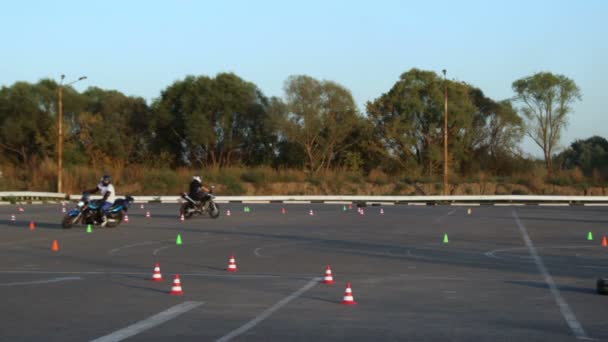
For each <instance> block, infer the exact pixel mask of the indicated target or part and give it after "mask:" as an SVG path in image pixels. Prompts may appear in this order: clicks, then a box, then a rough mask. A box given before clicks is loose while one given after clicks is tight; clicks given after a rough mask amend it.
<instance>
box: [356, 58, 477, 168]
mask: <svg viewBox="0 0 608 342" xmlns="http://www.w3.org/2000/svg"><path fill="white" fill-rule="evenodd" d="M444 85H445V84H444V80H443V79H442V78H441V77H439V76H438V75H437V74H436V73H435V72H432V71H424V70H419V69H411V70H410V71H408V72H405V73H403V74H402V75H401V77H400V79H399V81H397V83H395V84H394V85H393V87H392V88H391V89H390V90H389V92H388V93H385V94H383V95H382V96H380V97H379V98H377V99H376V100H374V101H372V102H368V103H367V112H368V115H369V118H370V120H372V122H373V125H374V127H375V129H376V135H377V137H378V138H379V139H380V141H381V143H382V144H383V145H384V146H385V148H386V151H387V154H388V155H389V156H391V157H392V158H393V159H394V160H396V161H398V162H399V163H400V164H401V167H402V168H403V169H414V168H419V169H423V170H425V171H426V173H428V174H429V175H432V174H434V173H435V172H437V171H438V170H439V168H440V167H441V165H442V161H443V154H442V151H443V117H444V105H443V104H444ZM447 87H448V94H449V95H448V101H449V104H448V106H449V121H448V135H449V140H448V141H449V148H448V149H449V152H450V157H449V158H450V164H451V165H452V167H454V168H458V167H459V164H460V163H461V162H462V160H463V159H464V158H465V157H466V153H468V150H467V146H471V144H472V141H473V136H474V134H475V133H476V131H475V130H474V129H473V125H472V123H473V116H474V113H475V112H476V108H475V106H474V104H473V102H472V100H471V98H470V96H469V86H468V85H466V84H463V83H460V82H452V81H447Z"/></svg>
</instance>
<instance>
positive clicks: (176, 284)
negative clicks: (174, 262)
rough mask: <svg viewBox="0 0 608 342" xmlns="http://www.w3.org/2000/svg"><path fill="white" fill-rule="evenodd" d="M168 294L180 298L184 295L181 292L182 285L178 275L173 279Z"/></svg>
mask: <svg viewBox="0 0 608 342" xmlns="http://www.w3.org/2000/svg"><path fill="white" fill-rule="evenodd" d="M169 294H172V295H174V296H181V295H183V294H184V291H182V283H181V281H180V280H179V274H176V275H175V279H173V286H172V287H171V292H169Z"/></svg>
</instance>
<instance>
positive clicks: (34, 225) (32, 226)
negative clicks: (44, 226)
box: [30, 220, 36, 230]
mask: <svg viewBox="0 0 608 342" xmlns="http://www.w3.org/2000/svg"><path fill="white" fill-rule="evenodd" d="M34 229H36V222H34V220H31V221H30V230H34Z"/></svg>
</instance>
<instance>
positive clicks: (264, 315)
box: [216, 278, 321, 342]
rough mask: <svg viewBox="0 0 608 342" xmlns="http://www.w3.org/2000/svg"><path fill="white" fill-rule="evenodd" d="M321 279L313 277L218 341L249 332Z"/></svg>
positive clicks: (224, 341)
mask: <svg viewBox="0 0 608 342" xmlns="http://www.w3.org/2000/svg"><path fill="white" fill-rule="evenodd" d="M320 280H321V278H313V279H312V280H311V281H309V282H308V283H307V284H306V285H304V286H303V287H302V288H300V289H299V290H297V291H296V292H294V293H292V294H290V295H289V296H287V297H285V298H283V299H281V300H280V301H279V302H277V303H276V304H275V305H273V306H271V307H270V308H268V309H267V310H266V311H264V312H262V313H261V314H259V315H258V316H257V317H255V318H254V319H252V320H251V321H249V322H247V323H245V324H244V325H242V326H241V327H240V328H237V329H235V330H233V331H231V332H230V333H228V334H227V335H224V336H223V337H221V338H219V339H217V340H216V342H226V341H230V340H231V339H233V338H235V337H237V336H239V335H242V334H243V333H245V332H247V331H248V330H249V329H251V328H253V327H255V326H256V325H258V324H260V322H262V321H264V320H265V319H266V318H268V317H270V315H272V314H273V313H275V312H276V311H277V310H279V309H280V308H282V307H283V306H285V305H287V304H288V303H289V302H291V301H292V300H294V299H296V298H298V297H300V296H301V295H302V294H303V293H304V292H306V291H308V290H310V289H312V288H313V287H314V286H315V285H317V284H318V283H319V281H320Z"/></svg>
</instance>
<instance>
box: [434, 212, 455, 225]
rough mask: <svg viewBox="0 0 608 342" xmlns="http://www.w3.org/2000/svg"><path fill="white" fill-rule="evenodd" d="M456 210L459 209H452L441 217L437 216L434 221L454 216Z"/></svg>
mask: <svg viewBox="0 0 608 342" xmlns="http://www.w3.org/2000/svg"><path fill="white" fill-rule="evenodd" d="M456 210H457V209H453V210H450V211H449V212H448V213H447V214H445V215H441V216H440V217H438V218H436V219H435V221H434V222H435V223H439V222H441V220H443V219H444V218H446V217H448V216H452V214H454V213H455V212H456Z"/></svg>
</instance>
